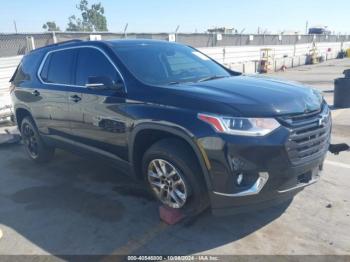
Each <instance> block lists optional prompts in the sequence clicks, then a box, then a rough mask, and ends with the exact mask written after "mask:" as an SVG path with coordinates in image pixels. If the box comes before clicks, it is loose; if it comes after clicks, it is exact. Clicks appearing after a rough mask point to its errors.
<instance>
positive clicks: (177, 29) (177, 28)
mask: <svg viewBox="0 0 350 262" xmlns="http://www.w3.org/2000/svg"><path fill="white" fill-rule="evenodd" d="M179 29H180V25H178V26H177V27H176V29H175V42H176V41H177V32H178V31H179Z"/></svg>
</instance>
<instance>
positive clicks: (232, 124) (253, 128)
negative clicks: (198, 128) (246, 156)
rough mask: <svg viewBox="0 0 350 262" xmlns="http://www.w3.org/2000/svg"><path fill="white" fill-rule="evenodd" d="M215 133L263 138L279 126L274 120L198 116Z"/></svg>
mask: <svg viewBox="0 0 350 262" xmlns="http://www.w3.org/2000/svg"><path fill="white" fill-rule="evenodd" d="M198 118H199V119H200V120H202V121H204V122H206V123H208V124H210V125H211V126H212V127H213V128H214V129H215V131H216V132H218V133H225V134H231V135H239V136H265V135H267V134H269V133H271V132H272V131H274V130H276V129H277V128H279V127H280V126H281V125H280V124H279V123H278V122H277V120H276V119H274V118H243V117H226V116H217V115H207V114H198Z"/></svg>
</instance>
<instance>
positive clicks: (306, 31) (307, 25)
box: [305, 21, 309, 35]
mask: <svg viewBox="0 0 350 262" xmlns="http://www.w3.org/2000/svg"><path fill="white" fill-rule="evenodd" d="M308 29H309V21H306V25H305V35H307V34H308V33H309V32H308V31H309V30H308Z"/></svg>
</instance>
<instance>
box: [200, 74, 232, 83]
mask: <svg viewBox="0 0 350 262" xmlns="http://www.w3.org/2000/svg"><path fill="white" fill-rule="evenodd" d="M225 77H228V76H220V75H214V76H207V77H204V78H202V79H199V80H198V81H197V82H198V83H199V82H205V81H210V80H215V79H219V78H225Z"/></svg>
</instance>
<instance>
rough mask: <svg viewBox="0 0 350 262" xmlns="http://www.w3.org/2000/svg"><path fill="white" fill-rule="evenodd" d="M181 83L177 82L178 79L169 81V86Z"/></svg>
mask: <svg viewBox="0 0 350 262" xmlns="http://www.w3.org/2000/svg"><path fill="white" fill-rule="evenodd" d="M179 84H181V83H180V82H177V81H173V82H169V83H167V85H168V86H173V85H179Z"/></svg>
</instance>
